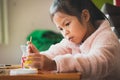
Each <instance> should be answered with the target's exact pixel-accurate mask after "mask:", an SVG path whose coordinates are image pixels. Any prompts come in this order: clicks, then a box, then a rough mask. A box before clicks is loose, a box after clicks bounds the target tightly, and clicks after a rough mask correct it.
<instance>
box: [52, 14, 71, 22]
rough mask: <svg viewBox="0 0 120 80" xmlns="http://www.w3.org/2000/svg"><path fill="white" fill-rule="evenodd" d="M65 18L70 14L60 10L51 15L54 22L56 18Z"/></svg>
mask: <svg viewBox="0 0 120 80" xmlns="http://www.w3.org/2000/svg"><path fill="white" fill-rule="evenodd" d="M66 18H70V15H67V14H65V13H62V12H56V13H55V14H54V17H53V22H56V21H57V20H61V19H66Z"/></svg>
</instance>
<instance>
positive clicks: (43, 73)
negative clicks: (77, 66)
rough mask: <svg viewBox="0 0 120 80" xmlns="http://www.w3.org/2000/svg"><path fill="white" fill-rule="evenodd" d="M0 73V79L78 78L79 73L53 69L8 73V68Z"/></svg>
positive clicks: (42, 79) (71, 79)
mask: <svg viewBox="0 0 120 80" xmlns="http://www.w3.org/2000/svg"><path fill="white" fill-rule="evenodd" d="M5 70H6V71H7V72H6V73H4V74H0V80H80V78H81V75H80V73H57V72H53V71H39V72H38V73H37V74H24V75H23V74H22V75H10V74H9V70H10V69H5Z"/></svg>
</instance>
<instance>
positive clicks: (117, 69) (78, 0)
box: [27, 0, 120, 80]
mask: <svg viewBox="0 0 120 80" xmlns="http://www.w3.org/2000/svg"><path fill="white" fill-rule="evenodd" d="M50 15H51V19H52V21H53V23H54V24H55V25H56V27H57V28H58V29H59V30H60V32H61V34H62V35H63V36H64V39H63V40H62V41H61V42H60V43H57V44H55V45H52V46H51V47H50V48H49V50H47V51H44V52H38V50H37V49H36V48H35V47H34V45H33V44H32V43H30V42H29V43H28V45H29V56H28V59H27V60H28V61H29V60H32V63H31V64H28V66H30V67H33V68H38V69H40V70H56V71H57V72H80V73H81V74H82V79H83V80H120V77H119V75H120V63H119V62H120V43H119V41H118V38H117V37H116V35H115V34H114V33H113V32H112V31H111V28H110V24H109V22H108V20H107V19H106V17H105V16H104V14H103V13H102V12H101V11H100V10H99V9H97V8H96V6H95V5H94V4H93V3H92V2H91V0H54V1H53V4H52V5H51V8H50Z"/></svg>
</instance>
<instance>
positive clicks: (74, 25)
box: [53, 12, 87, 44]
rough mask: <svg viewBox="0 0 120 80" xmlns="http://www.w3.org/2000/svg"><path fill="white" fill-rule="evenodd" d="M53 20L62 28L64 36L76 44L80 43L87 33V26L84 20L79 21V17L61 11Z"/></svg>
mask: <svg viewBox="0 0 120 80" xmlns="http://www.w3.org/2000/svg"><path fill="white" fill-rule="evenodd" d="M53 22H54V23H55V25H56V26H57V28H58V29H59V30H60V32H61V33H62V35H63V36H64V38H66V39H68V40H69V41H71V42H74V43H75V44H80V43H81V42H82V41H83V38H84V37H85V35H86V33H87V26H86V24H85V22H84V21H82V23H80V22H79V20H78V19H77V17H75V16H70V15H67V14H64V13H61V12H56V13H55V15H54V17H53Z"/></svg>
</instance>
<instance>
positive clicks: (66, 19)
mask: <svg viewBox="0 0 120 80" xmlns="http://www.w3.org/2000/svg"><path fill="white" fill-rule="evenodd" d="M68 20H69V18H68V17H65V18H64V19H63V21H62V22H61V23H62V25H64V24H65V22H66V21H68Z"/></svg>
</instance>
